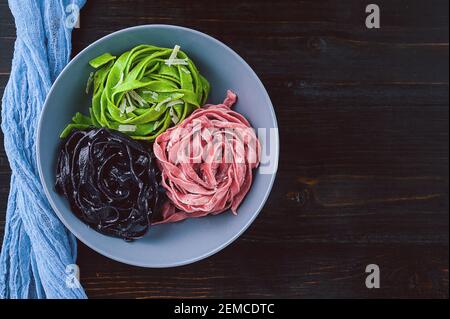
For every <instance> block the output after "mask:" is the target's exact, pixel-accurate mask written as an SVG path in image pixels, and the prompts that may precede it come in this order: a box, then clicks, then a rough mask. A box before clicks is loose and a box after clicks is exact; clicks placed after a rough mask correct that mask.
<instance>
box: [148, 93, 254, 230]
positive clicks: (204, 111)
mask: <svg viewBox="0 0 450 319" xmlns="http://www.w3.org/2000/svg"><path fill="white" fill-rule="evenodd" d="M235 102H236V95H235V94H234V93H233V92H231V91H228V92H227V97H226V99H225V101H224V102H223V104H219V105H206V106H205V107H203V108H201V109H198V110H196V111H194V112H193V113H192V114H191V115H190V116H189V117H188V118H186V119H185V120H184V121H183V122H181V123H180V124H179V125H177V126H176V127H174V128H170V129H168V130H167V131H166V132H164V133H162V134H161V135H159V136H158V137H157V138H156V140H155V143H154V145H153V151H154V154H155V156H156V158H157V160H158V165H159V167H160V169H161V174H162V185H163V187H164V188H165V189H166V195H167V197H168V198H169V200H170V201H169V202H167V203H166V204H165V206H164V208H163V210H162V215H161V216H160V217H159V218H157V219H156V220H154V222H155V223H165V222H173V221H179V220H183V219H186V218H189V217H202V216H206V215H208V214H219V213H221V212H223V211H225V210H227V209H229V208H231V210H232V212H233V213H235V214H236V213H237V209H238V207H239V205H240V203H241V202H242V200H243V198H244V196H245V195H246V194H247V192H248V190H249V189H250V186H251V184H252V170H253V169H254V168H256V167H257V166H258V164H259V160H260V148H261V146H260V143H259V141H258V138H257V137H256V135H255V132H254V130H253V129H252V128H251V126H250V124H249V122H248V121H247V120H246V119H245V118H244V117H243V116H242V115H240V114H239V113H237V112H235V111H232V110H231V106H232V105H233V104H234V103H235Z"/></svg>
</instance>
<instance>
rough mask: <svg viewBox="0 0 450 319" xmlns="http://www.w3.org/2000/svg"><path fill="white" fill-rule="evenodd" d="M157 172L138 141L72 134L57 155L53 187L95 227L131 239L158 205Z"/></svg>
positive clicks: (100, 133) (97, 132)
mask: <svg viewBox="0 0 450 319" xmlns="http://www.w3.org/2000/svg"><path fill="white" fill-rule="evenodd" d="M159 174H160V173H159V170H158V168H157V167H156V164H155V158H154V157H153V155H152V151H151V150H149V149H148V148H147V147H146V146H145V145H143V144H141V143H139V142H138V141H134V140H132V139H131V138H129V137H128V136H126V135H124V134H122V133H120V132H115V131H112V130H109V129H106V128H100V129H90V130H86V131H80V130H74V131H73V132H71V133H70V135H69V136H68V137H67V139H66V140H64V141H63V143H62V146H61V150H60V152H59V157H58V166H57V170H56V185H55V188H56V191H57V192H58V193H59V194H62V195H64V196H65V197H66V198H67V200H68V201H69V203H70V207H71V208H72V211H73V213H74V214H75V215H76V216H77V217H78V218H80V219H81V220H82V221H83V222H85V223H86V224H88V225H89V226H91V227H92V228H93V229H95V230H96V231H98V232H100V233H103V234H106V235H110V236H115V237H120V238H123V239H126V240H132V239H137V238H140V237H142V236H143V235H144V234H145V233H146V232H147V230H148V228H149V227H150V225H151V219H152V216H153V215H154V213H155V211H157V210H158V208H159V207H160V189H159V182H158V180H159Z"/></svg>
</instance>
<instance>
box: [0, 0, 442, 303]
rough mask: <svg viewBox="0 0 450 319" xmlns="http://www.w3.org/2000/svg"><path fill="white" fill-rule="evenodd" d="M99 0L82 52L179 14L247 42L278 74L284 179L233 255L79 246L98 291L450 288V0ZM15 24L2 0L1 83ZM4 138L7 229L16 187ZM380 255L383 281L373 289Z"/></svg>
mask: <svg viewBox="0 0 450 319" xmlns="http://www.w3.org/2000/svg"><path fill="white" fill-rule="evenodd" d="M368 3H370V2H369V1H356V0H354V1H316V0H309V1H242V0H240V1H235V0H228V1H212V0H208V1H204V0H197V1H192V2H191V1H159V0H141V1H124V0H120V1H119V0H114V1H113V0H101V1H100V0H95V1H92V0H89V1H88V3H87V5H86V6H85V8H84V9H83V10H82V12H81V27H80V28H79V29H76V30H75V31H74V34H73V53H74V54H76V53H77V52H79V51H80V50H81V49H83V48H84V47H86V46H87V45H88V44H90V43H91V42H93V41H94V40H96V39H98V38H100V37H102V36H104V35H107V34H109V33H111V32H113V31H116V30H119V29H122V28H125V27H129V26H134V25H140V24H152V23H164V24H175V25H182V26H187V27H192V28H194V29H197V30H200V31H203V32H206V33H208V34H210V35H212V36H214V37H216V38H217V39H219V40H221V41H223V42H224V43H226V44H228V45H229V46H230V47H232V48H233V49H235V50H236V51H237V52H238V53H239V54H240V55H241V56H242V57H243V58H244V59H245V60H246V61H247V62H248V63H249V64H250V65H251V66H252V67H253V69H254V70H255V72H256V73H257V74H258V75H259V76H260V78H261V80H262V81H263V82H264V84H265V86H266V88H267V90H268V91H269V94H270V96H271V98H272V102H273V104H274V106H275V109H276V114H277V117H278V123H279V126H280V139H281V158H280V167H279V171H278V176H277V180H276V183H275V185H274V187H273V191H272V194H271V196H270V199H269V200H268V202H267V204H266V206H265V207H264V209H263V211H262V212H261V214H260V216H259V217H258V218H257V220H256V221H255V222H254V223H253V225H252V226H251V227H250V229H248V230H247V231H246V232H245V234H244V235H243V236H241V237H240V238H239V239H238V240H237V241H236V242H235V243H233V244H232V245H231V246H229V247H228V248H226V249H225V250H223V251H222V252H220V253H218V254H217V255H215V256H213V257H210V258H208V259H207V260H203V261H201V262H198V263H195V264H193V265H189V266H184V267H179V268H173V269H143V268H137V267H131V266H127V265H124V264H120V263H117V262H114V261H112V260H109V259H107V258H105V257H103V256H101V255H99V254H97V253H95V252H93V251H92V250H90V249H89V248H87V247H86V246H84V245H82V244H80V245H79V258H78V263H79V265H80V268H81V278H82V283H83V285H84V287H85V288H86V291H87V294H88V295H89V296H90V297H93V298H99V297H100V298H105V297H107V298H109V297H114V298H117V297H118V298H120V297H131V298H170V297H183V298H190V297H256V298H259V297H262V298H264V297H280V298H312V297H319V298H325V297H351V298H367V297H383V298H394V297H403V298H418V297H427V298H429V297H438V298H448V295H449V290H448V278H449V275H448V264H449V228H448V227H449V205H448V203H449V196H448V194H449V187H448V186H449V179H448V176H449V175H448V174H449V172H448V164H449V163H448V155H449V154H448V133H449V117H448V116H449V98H448V92H449V73H448V72H449V71H448V67H449V44H448V39H449V31H448V30H449V28H448V11H449V8H448V7H449V4H448V1H447V0H442V1H422V0H421V1H418V0H417V1H409V0H408V1H407V0H405V1H398V0H397V1H395V0H391V1H380V0H379V1H376V3H377V4H378V5H379V6H380V8H381V28H380V29H371V30H369V29H367V28H366V27H365V23H364V21H365V17H366V13H365V6H366V5H367V4H368ZM14 40H15V28H14V24H13V19H12V17H11V14H10V12H9V10H8V7H7V4H6V1H5V0H2V1H1V4H0V92H3V89H4V87H5V85H6V82H7V80H8V77H9V72H10V64H11V57H12V51H13V44H14ZM9 174H10V170H9V167H8V162H7V158H6V156H5V153H4V150H0V233H3V229H4V223H5V222H4V220H5V214H4V212H5V209H6V201H7V194H8V188H9ZM371 263H375V264H378V265H379V267H380V269H381V288H380V289H372V290H369V289H367V288H366V287H365V283H364V282H365V277H366V274H365V272H364V271H365V267H366V265H367V264H371Z"/></svg>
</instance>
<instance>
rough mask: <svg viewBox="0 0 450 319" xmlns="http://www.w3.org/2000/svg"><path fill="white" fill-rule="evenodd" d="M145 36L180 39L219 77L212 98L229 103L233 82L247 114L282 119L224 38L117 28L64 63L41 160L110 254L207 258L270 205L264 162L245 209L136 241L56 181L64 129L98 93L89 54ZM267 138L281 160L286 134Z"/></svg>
mask: <svg viewBox="0 0 450 319" xmlns="http://www.w3.org/2000/svg"><path fill="white" fill-rule="evenodd" d="M139 44H154V45H158V46H163V47H173V46H174V45H175V44H178V45H180V46H181V48H182V50H183V51H185V52H186V53H187V54H188V55H189V56H190V58H191V59H192V60H193V61H194V63H196V65H197V67H198V68H199V70H200V72H201V73H202V74H203V75H204V76H205V77H206V78H207V79H208V80H209V82H210V83H211V94H210V97H209V102H211V103H215V104H217V103H221V102H222V101H223V99H224V97H225V94H226V90H227V89H231V90H233V91H234V92H236V94H237V95H238V103H237V104H236V106H235V107H234V109H235V110H236V111H238V112H240V113H242V114H243V115H244V116H246V117H247V119H248V120H249V121H250V122H251V124H252V125H253V127H255V128H265V129H267V132H268V129H270V128H276V127H277V123H276V118H275V114H274V111H273V107H272V104H271V102H270V99H269V96H268V94H267V92H266V90H265V89H264V87H263V85H262V84H261V82H260V81H259V79H258V77H257V76H256V75H255V73H254V72H253V71H252V70H251V68H250V67H249V66H248V65H247V64H246V63H245V62H244V61H243V60H242V59H241V58H240V57H239V56H238V55H237V54H236V53H235V52H234V51H232V50H231V49H229V48H228V47H226V46H225V45H224V44H222V43H221V42H219V41H217V40H215V39H213V38H211V37H209V36H207V35H205V34H202V33H200V32H197V31H193V30H190V29H186V28H181V27H175V26H166V25H147V26H140V27H134V28H130V29H125V30H122V31H118V32H115V33H113V34H111V35H108V36H106V37H104V38H102V39H100V40H98V41H96V42H94V43H93V44H92V45H90V46H89V47H87V48H86V49H85V50H84V51H82V52H81V53H80V54H78V55H77V56H76V57H75V58H74V59H73V60H72V61H71V62H70V63H69V64H68V65H67V66H66V68H65V69H64V70H63V72H62V73H61V75H60V76H59V77H58V79H57V80H56V82H55V83H54V85H53V87H52V89H51V91H50V93H49V95H48V97H47V100H46V102H45V105H44V109H43V112H42V115H41V120H40V124H39V128H38V142H37V144H38V145H37V148H38V168H39V173H40V176H41V180H42V183H43V185H44V189H45V191H46V193H47V196H48V198H49V201H50V203H51V205H52V207H53V209H54V210H55V211H56V213H57V214H58V216H59V217H60V219H61V220H62V221H63V223H64V224H65V225H66V227H68V228H69V230H70V231H72V232H73V233H74V234H75V235H76V236H77V237H78V238H79V239H80V240H81V241H82V242H84V243H85V244H86V245H88V246H89V247H91V248H92V249H94V250H96V251H97V252H99V253H101V254H103V255H105V256H107V257H110V258H112V259H115V260H117V261H121V262H124V263H128V264H132V265H136V266H144V267H172V266H178V265H183V264H188V263H191V262H194V261H197V260H200V259H202V258H205V257H207V256H209V255H211V254H213V253H215V252H217V251H219V250H220V249H222V248H223V247H225V246H226V245H228V244H229V243H231V242H232V241H233V240H234V239H235V238H237V237H238V236H239V235H240V234H241V233H242V232H243V231H244V230H245V229H246V228H247V227H248V226H249V225H250V223H251V222H252V221H253V219H254V218H255V217H256V215H257V214H258V213H259V211H260V209H261V208H262V206H263V204H264V202H265V200H266V199H267V197H268V194H269V192H270V189H271V187H272V184H273V181H274V178H275V172H272V173H269V174H261V172H260V169H258V170H257V172H256V174H255V179H254V182H253V185H252V188H251V189H250V191H249V193H248V194H247V197H246V198H245V200H244V201H243V203H242V204H241V206H240V207H239V210H238V215H237V216H234V215H232V214H231V213H230V212H226V213H223V214H221V215H218V216H211V217H205V218H198V219H191V220H187V221H184V222H180V223H174V224H167V225H158V226H154V227H152V228H151V229H150V231H149V232H148V234H147V235H146V236H145V237H144V238H142V239H140V240H137V241H134V242H131V243H128V242H125V241H123V240H121V239H116V238H112V237H108V236H105V235H102V234H99V233H97V232H96V231H94V230H92V229H90V228H89V227H87V226H86V225H85V224H84V223H82V222H81V221H80V220H79V219H78V218H77V217H75V216H74V215H73V214H72V212H71V210H70V208H69V205H68V203H67V201H66V199H65V198H63V197H62V196H60V195H58V194H57V193H56V192H55V191H54V186H53V185H54V182H55V167H56V157H57V151H58V147H59V144H60V139H59V134H60V132H61V131H62V129H63V128H64V127H65V125H66V124H67V123H69V122H70V120H71V117H72V116H73V115H74V114H75V113H76V112H77V111H81V112H83V113H85V114H88V113H87V110H88V106H89V105H90V96H88V95H86V94H85V88H86V80H87V78H88V77H89V73H90V72H92V69H91V67H90V66H89V65H88V62H89V60H91V59H92V58H95V57H96V56H98V55H100V54H103V53H105V52H110V53H112V54H114V55H120V54H121V53H123V52H125V51H127V50H129V49H131V48H132V47H134V46H136V45H139ZM262 142H263V145H262V151H263V154H267V156H268V157H269V160H270V161H272V165H273V163H274V161H277V160H278V135H276V136H275V139H274V138H272V139H271V141H270V142H271V144H272V145H268V144H266V143H265V142H264V141H262ZM269 147H270V148H271V151H270V154H269V153H268V151H267V150H268V148H269ZM275 166H276V164H275Z"/></svg>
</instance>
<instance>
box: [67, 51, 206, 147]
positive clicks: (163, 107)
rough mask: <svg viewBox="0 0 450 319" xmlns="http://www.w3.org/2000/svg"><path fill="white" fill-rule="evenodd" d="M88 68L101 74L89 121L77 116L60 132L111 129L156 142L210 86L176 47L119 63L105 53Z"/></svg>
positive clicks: (129, 55) (96, 76)
mask: <svg viewBox="0 0 450 319" xmlns="http://www.w3.org/2000/svg"><path fill="white" fill-rule="evenodd" d="M90 65H91V66H92V67H94V68H96V69H97V70H96V71H95V73H92V74H91V77H90V78H89V80H88V87H87V89H86V91H88V90H89V88H90V86H91V85H93V97H92V106H91V108H90V109H89V116H85V115H83V114H81V113H77V114H76V115H75V116H74V117H73V119H72V123H70V124H69V125H67V127H66V128H65V129H64V131H63V132H62V133H61V137H62V138H63V137H66V136H68V135H69V133H70V132H71V131H72V130H73V129H86V128H89V127H92V126H94V127H107V128H111V129H114V130H118V131H121V132H124V133H125V134H127V135H129V136H131V137H132V138H134V139H139V140H147V141H153V140H154V139H155V138H156V136H158V135H159V134H160V133H162V132H164V131H165V130H166V129H167V128H169V127H171V126H173V125H175V124H178V123H179V122H181V121H182V120H183V119H185V118H186V117H187V116H188V115H189V114H191V113H192V111H194V110H195V109H197V108H199V107H200V106H201V105H203V104H204V103H205V102H206V99H207V97H208V93H209V83H208V81H207V80H206V79H205V78H204V77H203V76H202V75H201V74H200V73H199V71H198V70H197V68H196V66H195V65H194V63H193V62H192V61H191V60H190V59H189V57H188V56H187V55H186V54H185V53H184V52H183V51H181V50H180V47H179V46H175V48H173V49H170V48H161V47H157V46H152V45H139V46H137V47H135V48H133V49H132V50H130V51H127V52H125V53H123V54H122V55H120V56H119V57H118V58H116V57H115V56H113V55H111V54H109V53H105V54H103V55H101V56H99V57H97V58H95V59H93V60H92V61H90Z"/></svg>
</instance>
